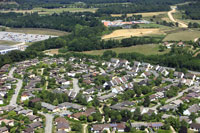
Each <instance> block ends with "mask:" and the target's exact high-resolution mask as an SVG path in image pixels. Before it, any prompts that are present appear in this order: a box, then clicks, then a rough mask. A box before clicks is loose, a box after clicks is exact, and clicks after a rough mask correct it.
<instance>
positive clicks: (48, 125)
mask: <svg viewBox="0 0 200 133" xmlns="http://www.w3.org/2000/svg"><path fill="white" fill-rule="evenodd" d="M15 70H16V67H13V68H11V70H10V72H9V73H8V77H10V78H14V77H13V73H14V71H15ZM14 79H16V78H14ZM16 80H17V81H18V82H17V84H16V89H15V94H13V96H12V98H11V100H10V104H9V105H11V106H17V97H18V95H19V92H20V89H21V88H22V84H23V82H22V80H21V79H16ZM39 114H41V115H44V116H45V117H46V125H45V133H52V124H53V118H54V116H53V115H52V114H47V113H42V112H39Z"/></svg>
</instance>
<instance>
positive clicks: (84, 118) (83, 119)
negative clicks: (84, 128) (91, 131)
mask: <svg viewBox="0 0 200 133" xmlns="http://www.w3.org/2000/svg"><path fill="white" fill-rule="evenodd" d="M79 120H80V121H86V120H87V117H86V116H85V115H81V116H80V117H79Z"/></svg>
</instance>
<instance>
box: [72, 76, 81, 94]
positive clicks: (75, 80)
mask: <svg viewBox="0 0 200 133" xmlns="http://www.w3.org/2000/svg"><path fill="white" fill-rule="evenodd" d="M80 90H81V88H80V87H79V85H78V79H76V78H73V91H74V92H77V93H79V91H80Z"/></svg>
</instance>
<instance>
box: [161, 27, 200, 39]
mask: <svg viewBox="0 0 200 133" xmlns="http://www.w3.org/2000/svg"><path fill="white" fill-rule="evenodd" d="M196 38H200V31H199V30H196V29H189V30H182V31H179V32H174V33H171V34H168V35H167V36H166V37H165V38H164V40H163V41H190V40H191V41H194V39H196Z"/></svg>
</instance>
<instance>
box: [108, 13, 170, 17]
mask: <svg viewBox="0 0 200 133" xmlns="http://www.w3.org/2000/svg"><path fill="white" fill-rule="evenodd" d="M160 14H167V12H145V13H128V14H127V16H128V17H131V16H133V15H142V16H143V17H152V16H157V15H160ZM111 16H112V17H121V16H122V14H111Z"/></svg>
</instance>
